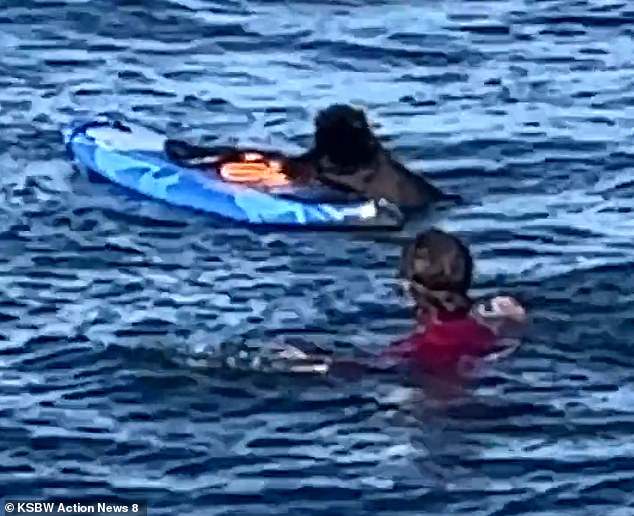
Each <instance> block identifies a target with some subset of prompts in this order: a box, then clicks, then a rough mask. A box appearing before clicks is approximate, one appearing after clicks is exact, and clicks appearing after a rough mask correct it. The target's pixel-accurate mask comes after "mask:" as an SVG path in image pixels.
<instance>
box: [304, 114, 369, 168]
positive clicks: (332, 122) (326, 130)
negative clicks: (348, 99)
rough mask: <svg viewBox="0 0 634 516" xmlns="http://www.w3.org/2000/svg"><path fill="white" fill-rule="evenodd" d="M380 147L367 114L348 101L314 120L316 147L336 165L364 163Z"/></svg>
mask: <svg viewBox="0 0 634 516" xmlns="http://www.w3.org/2000/svg"><path fill="white" fill-rule="evenodd" d="M378 147H379V143H378V140H377V139H376V137H375V136H374V134H372V130H371V129H370V125H369V124H368V121H367V119H366V117H365V113H364V112H363V111H361V110H360V109H355V108H353V107H352V106H348V105H345V104H334V105H332V106H330V107H328V108H326V109H324V110H322V111H320V112H319V114H318V115H317V118H316V120H315V149H316V150H317V152H318V153H319V154H320V155H322V156H326V157H328V159H329V160H330V161H331V162H332V163H333V164H336V165H341V166H355V165H362V164H364V163H367V162H369V161H372V159H373V158H374V157H375V155H376V152H377V149H378Z"/></svg>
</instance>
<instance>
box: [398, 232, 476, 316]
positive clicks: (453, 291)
mask: <svg viewBox="0 0 634 516" xmlns="http://www.w3.org/2000/svg"><path fill="white" fill-rule="evenodd" d="M400 274H401V277H403V278H404V279H406V280H408V281H409V285H410V293H411V294H412V296H413V297H414V300H415V301H416V304H417V305H418V307H419V308H420V309H422V310H425V309H426V308H428V307H430V306H433V307H435V308H438V309H441V310H443V311H448V312H464V311H468V310H469V309H470V308H471V304H472V302H471V300H470V298H469V295H468V291H469V289H470V288H471V282H472V279H473V259H472V257H471V254H470V253H469V249H468V248H467V246H466V245H465V244H464V243H463V242H461V241H460V240H459V239H458V238H457V237H455V236H453V235H450V234H449V233H445V232H443V231H440V230H438V229H432V230H429V231H426V232H424V233H420V234H419V235H417V236H416V238H415V239H414V241H413V242H412V243H411V244H409V245H408V246H406V247H405V249H404V250H403V254H402V257H401V270H400Z"/></svg>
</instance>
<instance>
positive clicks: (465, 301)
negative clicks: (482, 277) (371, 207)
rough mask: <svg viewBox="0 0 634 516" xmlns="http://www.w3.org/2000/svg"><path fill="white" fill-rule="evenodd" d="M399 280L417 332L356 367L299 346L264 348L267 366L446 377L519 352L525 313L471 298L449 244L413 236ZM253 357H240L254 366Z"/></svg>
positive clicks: (460, 250)
mask: <svg viewBox="0 0 634 516" xmlns="http://www.w3.org/2000/svg"><path fill="white" fill-rule="evenodd" d="M399 275H400V277H401V278H402V279H403V280H404V281H405V283H406V287H407V290H408V291H409V293H410V294H411V296H412V297H413V299H414V302H415V305H416V314H417V317H416V322H417V328H416V329H415V331H414V332H413V334H412V335H410V336H409V337H407V338H405V339H404V340H401V341H398V342H396V343H394V344H392V345H390V346H389V347H388V348H387V349H386V350H384V351H383V352H381V353H380V354H379V355H378V356H371V357H366V358H363V359H359V360H355V359H340V358H337V357H335V356H333V355H328V354H325V353H321V352H315V350H314V349H313V350H311V351H304V350H302V349H301V347H302V345H301V344H293V345H289V344H281V345H278V344H276V345H273V346H267V349H266V350H265V356H266V360H268V361H269V362H275V363H276V364H277V367H278V369H277V370H278V371H281V370H284V371H286V372H295V373H309V374H330V373H333V374H335V375H339V374H343V375H346V376H350V375H352V376H357V375H359V374H363V373H364V372H368V371H378V370H383V371H385V370H389V369H394V368H400V367H401V366H403V365H407V366H410V369H413V372H414V373H417V372H427V373H431V374H432V375H437V374H440V375H442V376H443V377H446V376H450V377H451V376H453V373H457V374H459V375H460V373H461V372H464V366H465V365H471V366H473V365H477V364H478V363H480V362H491V361H494V360H497V359H500V358H502V357H504V356H507V355H509V354H511V353H512V352H513V351H515V349H517V347H518V346H519V337H520V335H521V333H522V331H523V329H524V327H525V325H526V322H527V314H526V310H525V309H524V308H523V307H522V305H521V304H520V303H519V302H518V301H517V300H516V299H514V298H512V297H509V296H496V297H493V298H492V299H488V300H481V301H474V300H473V299H472V298H471V296H470V295H469V290H470V289H471V284H472V279H473V259H472V257H471V254H470V253H469V250H468V249H467V247H466V246H465V245H464V244H463V243H462V242H461V241H460V240H459V239H458V238H456V237H455V236H453V235H450V234H448V233H445V232H443V231H439V230H436V229H432V230H430V231H426V232H424V233H421V234H419V235H418V236H417V237H416V238H415V240H414V241H413V242H412V243H411V244H410V245H408V246H406V247H405V249H404V250H403V253H402V257H401V266H400V272H399ZM259 355H260V353H256V354H251V353H249V354H245V357H249V360H256V361H257V363H258V364H260V363H262V362H263V359H262V358H261V357H260V356H259ZM253 357H255V358H253Z"/></svg>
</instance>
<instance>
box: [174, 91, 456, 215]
mask: <svg viewBox="0 0 634 516" xmlns="http://www.w3.org/2000/svg"><path fill="white" fill-rule="evenodd" d="M165 152H166V153H167V155H168V156H169V157H170V158H171V159H173V160H174V161H176V162H179V163H181V164H185V165H189V166H205V165H213V166H214V167H217V168H218V169H219V170H221V172H222V170H223V166H226V165H230V166H231V165H232V164H235V163H245V162H249V163H250V165H249V167H247V168H246V169H245V170H246V172H245V173H244V174H243V177H246V175H247V174H248V173H250V171H255V172H256V174H255V176H256V177H258V178H260V177H267V178H268V177H274V178H275V179H274V182H273V184H274V185H275V186H278V185H279V184H283V183H284V179H286V180H287V182H289V183H293V184H304V185H305V184H310V183H312V182H316V183H321V184H324V185H328V186H330V187H333V188H335V189H337V190H340V191H344V192H348V193H350V194H351V196H352V195H360V196H363V197H366V198H368V199H374V200H377V201H378V200H381V199H385V200H387V201H390V202H392V203H394V204H396V205H398V206H400V207H401V208H403V209H415V208H422V207H425V206H427V205H429V204H430V203H432V202H434V201H438V200H441V199H448V198H452V197H453V198H455V197H456V196H446V195H444V194H443V193H442V192H441V191H440V190H439V189H438V188H436V187H434V186H433V185H431V184H430V183H429V182H428V181H426V180H425V179H424V178H423V177H421V176H420V175H417V174H414V173H412V172H411V171H409V170H408V169H407V168H405V166H403V165H402V164H401V163H399V162H398V161H396V160H395V159H394V158H393V157H392V156H391V154H390V153H389V152H388V151H387V150H386V149H385V148H384V147H383V146H382V145H381V142H380V141H379V140H378V138H377V137H376V135H375V134H374V133H373V132H372V130H371V128H370V125H369V124H368V121H367V119H366V116H365V113H364V112H363V111H361V110H360V109H356V108H353V107H351V106H348V105H344V104H334V105H331V106H330V107H328V108H326V109H324V110H322V111H320V112H319V113H318V115H317V117H316V119H315V134H314V143H313V146H312V148H311V149H310V150H309V151H308V152H306V153H304V154H302V155H300V156H284V155H282V154H281V153H275V152H264V151H259V150H255V149H242V150H240V149H236V148H231V147H200V146H195V145H190V144H188V143H186V142H182V141H179V140H167V142H166V144H165ZM254 162H257V163H260V167H261V168H260V169H259V170H260V171H261V174H260V173H259V172H257V170H258V169H257V168H256V167H254V166H253V163H254ZM267 164H270V165H271V166H270V167H269V169H270V170H269V169H267V167H266V165H267ZM225 169H226V170H229V169H228V168H225ZM240 169H241V167H240V166H238V167H236V166H235V165H233V171H234V172H236V173H237V174H240ZM258 174H260V175H258ZM271 174H272V175H271Z"/></svg>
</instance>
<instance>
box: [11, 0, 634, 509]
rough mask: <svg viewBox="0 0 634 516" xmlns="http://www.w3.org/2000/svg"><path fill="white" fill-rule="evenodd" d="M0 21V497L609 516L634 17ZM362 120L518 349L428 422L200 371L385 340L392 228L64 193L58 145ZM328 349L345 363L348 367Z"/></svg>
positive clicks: (246, 135)
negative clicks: (469, 262) (518, 326)
mask: <svg viewBox="0 0 634 516" xmlns="http://www.w3.org/2000/svg"><path fill="white" fill-rule="evenodd" d="M412 4H416V2H396V1H393V2H379V1H370V0H368V1H367V2H361V1H359V2H353V1H349V2H330V3H327V2H324V3H316V2H293V3H290V2H289V3H286V2H276V1H272V0H267V1H265V0H260V1H254V2H246V1H243V2H238V1H218V2H214V1H212V0H154V1H141V0H90V1H87V0H73V1H71V0H65V1H61V0H60V1H54V0H40V1H35V0H0V72H1V73H0V165H1V167H0V170H1V174H0V185H1V188H2V193H3V201H4V202H3V203H2V205H1V206H0V217H1V221H2V226H1V229H2V233H1V236H0V238H1V240H2V246H1V251H0V260H1V262H2V269H1V270H2V275H1V278H0V282H1V283H0V284H1V291H0V292H1V294H0V328H1V330H0V334H1V337H2V341H1V342H0V429H1V431H0V436H1V440H0V494H2V495H7V496H15V497H19V496H22V497H24V496H31V495H37V496H46V497H54V496H69V497H73V496H83V497H91V496H101V495H113V496H117V497H122V498H133V497H136V498H141V499H146V500H147V501H148V503H149V506H150V509H151V514H196V515H199V514H200V515H216V514H217V515H221V514H222V515H249V516H255V515H263V514H275V515H285V514H289V515H296V514H299V515H305V516H308V515H330V514H333V515H338V514H343V515H363V514H368V515H370V514H382V515H383V514H385V515H392V514H411V515H444V514H482V515H484V514H486V515H497V516H501V515H512V514H522V515H523V514H530V515H550V514H566V515H586V514H587V515H596V514H600V515H602V516H608V515H610V516H624V515H630V514H634V495H633V494H632V493H633V492H634V461H633V460H632V455H633V451H634V448H633V447H632V432H633V431H634V409H633V408H632V406H633V404H632V401H633V400H634V374H633V373H632V369H631V366H632V357H633V351H632V342H631V335H632V331H633V329H634V324H633V323H634V310H633V309H632V307H633V304H632V302H633V296H632V291H633V290H634V288H633V287H634V275H633V266H632V255H631V247H632V237H634V223H633V219H632V213H631V210H632V208H631V195H632V192H633V182H632V179H631V177H632V176H631V172H632V167H631V162H632V158H633V157H634V147H633V145H632V127H633V126H634V93H633V91H634V52H633V50H634V44H633V42H632V35H633V30H634V6H629V5H628V3H626V2H624V1H623V2H610V1H599V0H596V1H590V0H586V1H572V0H569V1H529V0H524V1H520V0H517V1H477V2H476V1H473V2H466V1H464V2H458V1H446V2H419V4H420V6H418V7H412ZM333 101H343V102H353V103H358V104H362V105H364V106H366V107H367V110H368V113H369V116H370V118H371V119H372V120H373V121H374V123H375V125H376V127H377V131H378V132H379V134H381V136H382V137H383V138H384V139H385V140H386V141H387V142H389V145H390V146H391V147H393V148H395V150H396V153H397V155H398V156H399V157H401V158H402V159H403V160H404V161H405V162H407V163H408V164H409V165H410V166H412V167H414V168H424V169H425V170H426V171H427V172H428V174H429V176H430V177H431V178H432V179H433V180H434V181H435V182H436V183H437V184H438V185H439V186H441V187H442V188H444V189H446V190H451V191H454V192H460V193H462V194H463V195H465V196H466V197H467V198H468V203H467V204H466V205H465V206H463V207H460V208H458V209H454V210H451V211H450V212H447V213H443V214H439V215H438V216H437V217H436V223H437V224H438V225H439V226H440V227H443V228H445V229H449V230H453V231H458V232H459V233H460V235H462V236H463V237H464V238H465V239H466V240H467V241H468V242H469V243H470V244H471V245H472V247H473V250H474V253H475V254H476V257H477V265H478V287H479V293H483V292H492V291H495V290H505V291H508V292H511V293H514V294H516V295H518V296H520V297H521V298H522V299H523V300H524V301H525V303H526V304H527V305H528V306H529V307H530V310H531V312H532V314H533V316H534V325H533V328H532V330H531V335H530V336H529V338H528V339H527V341H526V343H525V345H524V347H523V348H522V349H521V350H520V351H519V352H518V353H517V354H516V355H515V356H514V357H513V358H512V359H511V360H509V361H507V362H505V363H501V364H499V365H497V366H496V367H495V368H493V369H491V370H487V371H483V372H482V373H481V378H480V379H479V380H478V381H477V382H475V385H473V387H472V388H471V390H470V393H469V394H468V395H464V396H462V397H460V398H458V399H456V400H454V402H453V404H452V405H451V406H449V407H446V406H443V407H439V406H438V404H437V403H433V402H432V401H431V400H430V399H429V396H428V395H427V394H426V393H425V392H424V391H421V390H420V389H417V388H415V387H412V386H410V385H408V384H407V382H405V381H403V380H401V379H399V378H394V377H385V378H383V377H375V376H368V377H366V378H363V379H362V380H359V381H351V382H349V381H340V380H335V379H332V378H297V377H291V376H283V375H281V376H280V375H270V374H269V375H267V374H262V373H239V372H235V371H234V372H227V371H218V370H210V369H208V368H205V367H201V366H200V364H199V363H198V362H196V363H193V362H194V361H195V359H197V358H199V357H200V356H201V355H204V353H205V352H206V351H208V350H210V349H214V347H215V346H217V345H218V344H220V343H222V342H225V341H227V340H229V339H232V338H236V337H240V336H250V337H251V338H253V339H255V340H257V339H260V340H261V342H263V343H266V342H267V341H268V340H270V339H273V338H274V336H275V334H276V333H296V334H298V335H300V336H302V337H303V338H306V339H308V340H311V341H314V342H317V343H319V344H320V345H322V346H324V347H326V348H328V349H332V350H335V351H336V352H337V353H342V354H350V353H355V352H358V350H377V349H379V348H380V347H381V346H384V345H386V344H387V343H388V342H389V341H390V340H391V339H393V338H394V337H396V336H397V335H400V334H402V333H404V332H406V331H407V330H408V329H409V328H410V313H409V311H408V308H407V306H406V303H405V302H404V301H403V300H402V299H401V298H399V296H398V294H397V292H396V291H395V289H394V286H395V284H394V271H395V268H396V263H397V259H398V253H399V245H400V242H401V241H402V240H403V238H404V237H406V236H410V235H412V234H413V233H414V232H415V231H416V230H417V229H420V227H422V225H424V223H422V222H421V223H416V224H414V225H413V226H410V227H408V228H407V229H406V230H405V231H404V232H403V233H402V234H397V235H395V234H391V235H385V234H349V233H347V234H332V233H319V234H305V233H292V234H290V235H289V234H283V233H279V232H263V231H257V232H254V231H250V230H248V229H245V228H238V227H232V226H230V225H228V224H225V223H221V222H218V221H215V220H213V219H210V218H208V217H205V216H201V215H197V214H192V213H189V212H186V211H183V210H177V209H173V208H170V207H167V206H164V205H160V204H157V203H155V202H152V201H147V200H141V199H135V198H132V197H130V196H127V195H125V194H123V193H122V192H121V191H119V190H117V189H116V188H113V187H111V186H108V185H103V184H93V183H90V182H88V181H87V179H86V178H85V177H83V176H81V175H79V174H78V173H76V172H75V171H74V170H73V169H72V167H71V166H70V165H69V163H68V162H67V160H66V159H65V156H64V153H63V148H62V145H61V139H60V136H59V132H58V131H59V128H60V126H61V125H62V124H64V123H66V122H68V121H69V120H70V119H71V118H73V117H75V116H78V115H82V114H86V113H96V112H100V111H116V112H120V113H124V114H126V115H128V116H129V117H131V118H132V119H134V120H137V121H140V122H142V123H145V124H148V125H151V126H154V127H157V128H159V129H161V130H164V131H167V132H169V133H170V134H172V135H174V134H181V135H185V136H186V137H187V138H191V139H197V138H200V137H203V136H205V135H212V134H222V135H223V136H224V137H226V138H235V139H238V140H239V141H241V142H260V143H263V142H265V143H270V144H272V145H276V146H280V147H282V148H287V149H296V148H298V146H302V145H305V144H306V143H307V141H308V138H309V135H310V131H311V119H312V117H313V115H314V113H315V111H316V110H317V109H318V108H320V107H323V106H325V105H327V104H328V103H330V102H333ZM355 350H357V351H355Z"/></svg>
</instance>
